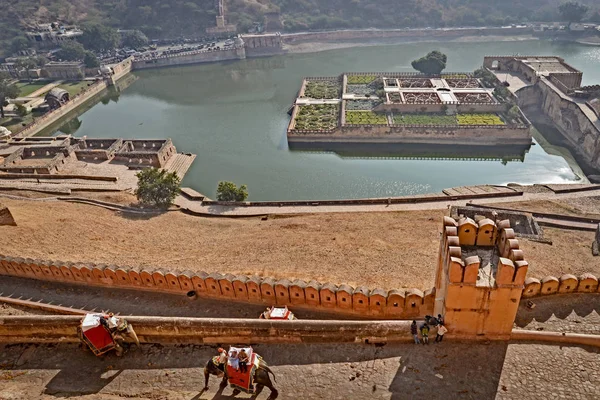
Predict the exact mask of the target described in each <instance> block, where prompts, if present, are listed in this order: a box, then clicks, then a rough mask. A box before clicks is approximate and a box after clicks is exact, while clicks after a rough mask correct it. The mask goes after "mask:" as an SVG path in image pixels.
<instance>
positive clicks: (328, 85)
mask: <svg viewBox="0 0 600 400" xmlns="http://www.w3.org/2000/svg"><path fill="white" fill-rule="evenodd" d="M341 91H342V85H340V83H339V82H338V81H308V82H306V88H305V89H304V97H308V98H310V99H338V98H339V97H340V93H341Z"/></svg>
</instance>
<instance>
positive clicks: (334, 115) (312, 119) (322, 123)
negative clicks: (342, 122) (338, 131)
mask: <svg viewBox="0 0 600 400" xmlns="http://www.w3.org/2000/svg"><path fill="white" fill-rule="evenodd" d="M299 107H300V108H299V111H298V114H297V115H296V124H295V126H294V129H297V130H331V129H335V128H336V127H337V126H338V115H339V106H338V105H337V104H316V105H309V106H299Z"/></svg>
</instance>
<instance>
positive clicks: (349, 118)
mask: <svg viewBox="0 0 600 400" xmlns="http://www.w3.org/2000/svg"><path fill="white" fill-rule="evenodd" d="M387 123H388V120H387V116H386V114H379V113H374V112H372V111H346V124H348V125H387Z"/></svg>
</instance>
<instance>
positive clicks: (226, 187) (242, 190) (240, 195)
mask: <svg viewBox="0 0 600 400" xmlns="http://www.w3.org/2000/svg"><path fill="white" fill-rule="evenodd" d="M247 198H248V188H247V187H246V185H242V186H240V187H239V188H238V187H237V186H236V185H235V183H233V182H226V181H221V182H219V186H218V187H217V200H218V201H246V199H247Z"/></svg>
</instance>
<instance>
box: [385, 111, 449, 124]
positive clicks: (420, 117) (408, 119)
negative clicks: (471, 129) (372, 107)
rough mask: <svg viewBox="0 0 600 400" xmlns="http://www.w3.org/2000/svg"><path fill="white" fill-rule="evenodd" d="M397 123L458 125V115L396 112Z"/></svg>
mask: <svg viewBox="0 0 600 400" xmlns="http://www.w3.org/2000/svg"><path fill="white" fill-rule="evenodd" d="M393 119H394V124H396V125H457V124H458V120H457V118H456V115H446V114H394V116H393Z"/></svg>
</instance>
